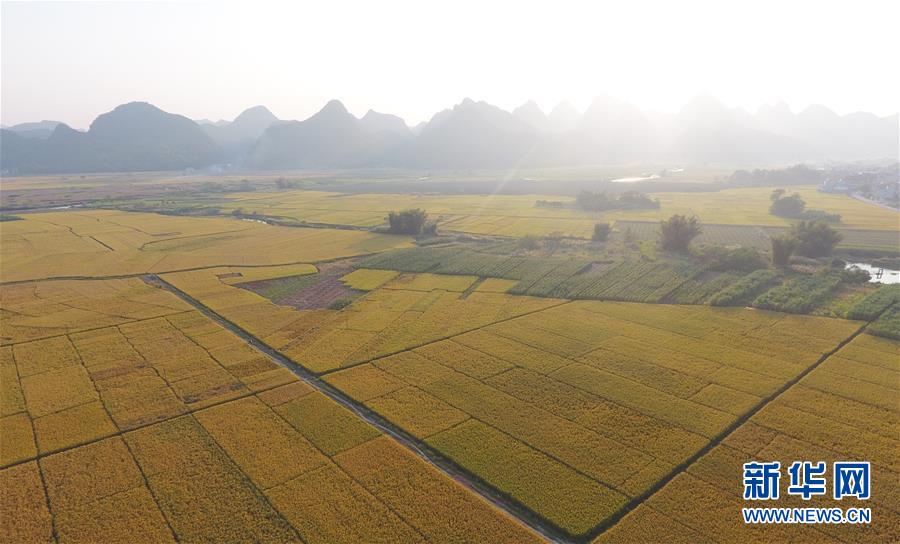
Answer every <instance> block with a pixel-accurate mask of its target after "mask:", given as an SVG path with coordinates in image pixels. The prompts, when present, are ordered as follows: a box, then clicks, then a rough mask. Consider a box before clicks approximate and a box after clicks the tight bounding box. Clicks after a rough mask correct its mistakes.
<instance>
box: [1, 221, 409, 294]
mask: <svg viewBox="0 0 900 544" xmlns="http://www.w3.org/2000/svg"><path fill="white" fill-rule="evenodd" d="M23 215H24V219H22V220H19V221H8V222H5V223H4V225H3V228H2V231H0V241H2V243H0V273H2V276H3V281H4V282H10V281H22V280H31V279H39V278H46V277H49V276H52V277H99V276H112V275H129V274H130V275H135V274H144V273H148V272H166V271H171V270H183V269H189V268H198V267H210V266H227V265H272V264H289V263H308V262H313V261H320V260H325V259H334V258H338V257H349V256H352V255H359V254H366V253H375V252H378V251H382V250H384V249H388V248H392V247H401V246H403V245H406V244H408V243H409V239H408V238H407V237H402V236H392V235H383V234H373V233H369V232H362V231H353V230H335V229H299V228H289V227H275V226H270V225H265V224H261V223H258V222H252V221H242V220H239V219H232V218H224V217H203V218H199V217H175V216H166V215H158V214H150V213H135V212H120V211H109V210H91V211H87V210H86V211H78V212H72V211H69V212H49V213H29V214H23Z"/></svg>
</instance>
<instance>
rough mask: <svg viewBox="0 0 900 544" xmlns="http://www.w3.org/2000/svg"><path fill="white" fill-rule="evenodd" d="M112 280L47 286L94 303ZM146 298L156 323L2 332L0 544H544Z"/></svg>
mask: <svg viewBox="0 0 900 544" xmlns="http://www.w3.org/2000/svg"><path fill="white" fill-rule="evenodd" d="M129 281H130V282H133V283H135V285H131V286H129V287H130V288H131V290H132V291H133V292H134V293H135V294H136V297H137V298H135V299H129V298H128V297H127V296H124V297H123V298H125V299H126V300H128V301H129V302H131V303H133V304H134V307H135V308H138V307H141V308H144V307H145V306H146V305H148V304H149V302H148V301H147V299H146V296H145V295H146V293H144V292H143V291H144V290H145V289H144V288H142V287H141V286H140V285H137V284H139V283H141V282H140V280H129ZM54 283H55V282H54ZM106 283H107V282H106V281H103V280H98V281H83V282H80V284H79V286H78V288H77V289H75V288H74V287H73V286H68V287H67V286H57V287H58V289H59V290H65V289H67V288H68V289H70V291H78V292H77V293H70V294H71V295H73V296H76V297H80V299H81V300H82V302H84V301H86V300H100V301H102V300H103V298H102V297H104V296H105V295H106V294H107V291H109V290H110V286H108V285H106ZM145 287H146V285H145ZM146 288H147V289H151V290H153V291H156V294H157V297H156V299H155V300H154V301H153V302H154V303H155V305H154V309H155V315H147V314H140V315H139V314H137V313H132V315H131V316H130V317H121V318H119V319H117V320H116V321H115V324H109V323H89V322H83V321H81V320H80V319H79V316H77V315H72V316H68V317H65V318H64V317H63V316H60V315H55V316H54V322H55V326H56V327H57V328H54V329H46V330H44V331H42V332H41V333H40V334H37V333H35V331H30V334H28V335H22V334H15V335H11V336H5V337H4V345H3V346H2V347H0V353H2V359H0V363H2V366H0V368H2V371H3V382H2V383H3V395H2V399H3V404H2V409H3V411H2V419H0V434H2V437H3V442H2V443H3V446H2V449H0V451H2V456H0V482H2V485H0V496H2V501H0V512H2V519H3V523H2V533H0V534H2V537H3V538H2V540H3V541H4V542H50V541H58V542H196V541H219V542H222V541H228V542H279V543H281V542H323V543H330V542H360V541H367V542H372V541H382V542H420V541H433V542H448V541H470V542H479V541H486V540H491V541H495V540H496V541H500V542H531V541H533V542H537V541H538V538H537V536H536V535H534V534H533V533H531V532H530V531H529V530H527V529H526V528H525V527H524V526H522V525H521V524H519V523H518V522H516V521H515V520H513V519H512V518H510V517H509V516H507V515H505V514H503V513H502V512H500V511H498V510H497V509H495V508H493V507H492V506H491V505H490V504H488V503H487V502H485V501H484V500H482V499H481V498H479V497H478V496H477V495H475V494H473V493H471V492H469V491H468V490H466V489H465V488H464V487H462V486H460V485H459V484H458V483H456V482H454V481H453V480H452V479H451V478H449V477H448V476H446V475H445V474H443V473H441V472H439V471H438V470H436V469H435V468H434V467H433V466H431V465H430V464H428V463H426V462H425V461H423V460H422V459H421V458H420V457H419V456H417V455H415V454H413V453H411V452H410V451H409V450H408V449H407V448H404V447H402V446H400V445H398V444H397V443H396V442H394V441H393V440H391V439H389V438H387V437H386V436H385V435H383V434H382V433H381V432H380V431H379V430H378V429H376V428H375V427H372V426H371V425H369V424H368V423H366V422H365V421H363V420H361V419H359V418H357V417H356V416H354V415H353V414H352V413H351V412H350V411H348V410H347V409H346V408H343V407H342V406H340V405H339V404H337V403H335V402H334V401H333V400H331V399H330V398H328V397H327V396H325V395H323V394H322V393H320V392H318V391H316V390H315V389H314V388H313V387H311V386H309V385H307V384H306V383H304V382H302V381H300V380H298V378H297V377H296V376H295V375H294V374H292V373H291V371H289V370H288V369H285V368H283V367H281V366H279V365H278V364H276V363H275V362H273V361H272V360H271V359H270V358H268V357H267V356H265V355H264V354H262V353H261V352H259V351H257V350H256V349H254V348H252V347H251V346H250V345H248V344H247V342H246V341H244V340H242V339H240V338H238V337H237V336H235V335H233V334H232V333H231V332H229V331H228V330H226V329H223V328H222V327H221V326H219V325H218V324H216V323H215V322H213V321H211V320H209V319H208V318H207V317H205V316H204V315H203V314H201V313H199V312H197V311H196V310H194V309H193V308H192V307H190V306H188V305H186V304H185V303H183V302H182V301H181V300H180V299H178V298H177V297H175V296H174V295H172V294H170V293H168V292H166V291H161V290H159V289H157V288H150V287H146ZM26 290H30V288H26V287H23V286H15V287H4V293H5V294H8V293H9V292H10V291H12V293H11V294H12V295H17V294H20V293H19V292H18V291H26ZM120 292H121V289H120ZM95 294H96V295H98V298H96V299H94V295H95ZM22 298H23V299H24V298H27V297H22ZM7 304H8V301H7V300H4V309H8V308H13V311H18V310H24V309H27V308H28V307H29V301H28V300H17V302H16V303H14V304H10V305H7ZM163 306H164V307H165V309H162V307H163ZM32 309H33V307H32ZM145 309H146V308H145ZM60 330H65V331H67V332H65V333H60ZM4 334H6V333H5V332H4ZM426 497H427V500H423V499H425V498H426ZM451 513H452V514H451ZM11 521H15V522H14V523H12V522H11Z"/></svg>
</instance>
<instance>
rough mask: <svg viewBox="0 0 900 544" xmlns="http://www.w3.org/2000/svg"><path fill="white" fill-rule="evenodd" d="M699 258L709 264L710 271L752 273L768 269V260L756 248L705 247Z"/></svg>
mask: <svg viewBox="0 0 900 544" xmlns="http://www.w3.org/2000/svg"><path fill="white" fill-rule="evenodd" d="M699 257H700V258H701V259H702V260H703V261H704V262H706V263H707V265H708V267H709V268H710V270H743V271H745V272H752V271H754V270H759V269H760V268H766V267H767V263H766V259H765V258H764V257H763V256H762V255H760V254H759V251H757V250H756V248H752V247H738V248H734V249H729V248H726V247H721V246H711V247H705V248H703V250H702V251H701V252H700V254H699Z"/></svg>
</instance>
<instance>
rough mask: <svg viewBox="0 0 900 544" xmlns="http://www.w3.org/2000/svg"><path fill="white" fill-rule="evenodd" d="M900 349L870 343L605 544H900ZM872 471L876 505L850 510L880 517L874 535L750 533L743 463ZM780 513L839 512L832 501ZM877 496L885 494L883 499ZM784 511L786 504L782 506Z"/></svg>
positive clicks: (705, 461)
mask: <svg viewBox="0 0 900 544" xmlns="http://www.w3.org/2000/svg"><path fill="white" fill-rule="evenodd" d="M898 376H900V342H896V341H892V340H887V339H883V338H877V337H874V336H870V335H866V334H864V335H860V336H858V337H856V338H855V339H854V340H853V341H852V342H850V343H849V344H847V345H846V346H845V347H843V348H841V349H840V350H839V351H838V352H837V353H836V354H835V355H833V356H832V357H829V358H828V359H827V360H826V361H825V362H824V363H823V364H822V365H821V366H819V367H818V368H816V369H815V370H813V371H812V372H811V373H810V374H808V375H807V376H806V377H804V378H803V379H802V380H800V382H799V383H797V384H796V385H794V386H792V387H791V388H789V389H788V390H787V391H786V392H785V393H784V394H783V395H781V396H780V397H779V398H777V399H776V400H775V401H773V402H772V403H770V404H769V405H767V406H766V407H764V408H763V409H762V410H761V411H760V412H759V413H757V414H756V415H755V416H753V417H752V418H751V419H750V420H749V421H748V422H747V423H745V424H743V425H741V426H740V427H739V428H738V429H736V430H735V431H734V432H733V433H731V435H729V436H728V437H727V438H726V439H725V440H724V441H723V442H722V444H720V445H719V446H716V447H715V448H713V449H712V450H711V451H710V452H709V453H707V454H706V455H704V456H703V457H702V458H700V459H699V460H698V461H697V462H696V463H694V464H692V465H691V466H689V467H688V468H687V470H686V471H684V472H682V473H681V474H679V475H678V476H677V477H676V478H675V479H673V480H672V481H671V482H669V483H668V484H667V485H666V486H665V487H663V488H662V489H661V490H660V491H659V492H658V493H656V494H655V495H653V496H652V497H650V499H649V500H647V501H646V502H644V503H642V504H641V505H640V506H639V507H638V508H637V509H635V510H634V511H633V512H631V513H630V514H628V515H627V516H626V517H625V518H623V519H622V520H621V521H620V522H619V523H618V524H616V525H615V526H614V527H613V528H612V529H610V530H609V531H608V532H606V533H604V534H603V535H602V536H601V537H600V538H598V539H597V540H596V541H595V542H596V543H597V544H600V543H604V544H608V543H623V544H624V543H638V542H648V541H655V542H662V541H665V542H685V543H693V542H764V541H770V542H771V541H788V540H789V541H790V542H811V543H822V542H828V543H832V542H834V543H838V542H897V541H898V540H900V523H898V513H900V499H898V498H900V444H898V442H900V440H898V436H897V429H898V428H900V409H898V405H897V396H898V392H900V380H898ZM760 459H765V460H773V461H781V463H782V466H785V465H787V464H790V463H791V462H793V461H795V460H797V459H815V460H816V461H826V462H828V464H829V465H828V466H831V463H833V462H834V461H845V460H857V459H864V460H868V461H870V462H871V463H872V484H871V485H872V490H873V491H872V497H871V499H870V500H869V501H866V502H865V503H863V502H861V501H857V500H855V499H850V498H845V499H843V500H842V503H847V504H841V506H842V507H847V506H868V507H871V508H872V523H871V524H869V525H840V524H838V525H834V524H820V525H815V526H803V525H797V526H785V525H782V526H777V527H775V526H769V527H766V526H759V525H757V526H746V525H744V524H743V523H737V522H734V520H735V518H736V515H737V513H738V512H739V511H740V508H741V506H742V503H744V501H743V500H742V495H741V493H742V490H743V487H742V480H741V477H742V470H741V467H742V465H743V463H747V462H750V461H751V460H760ZM785 480H786V479H785V478H782V481H781V496H782V497H783V499H780V500H779V506H786V507H826V508H828V507H833V506H834V505H835V503H834V502H833V501H832V500H831V498H830V497H812V498H811V499H810V500H809V501H803V500H802V499H800V498H799V497H796V496H794V497H792V496H790V495H788V494H787V493H786V488H787V485H788V483H789V482H787V481H785ZM876 490H877V491H876ZM782 503H783V504H782Z"/></svg>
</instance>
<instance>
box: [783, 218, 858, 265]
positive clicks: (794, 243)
mask: <svg viewBox="0 0 900 544" xmlns="http://www.w3.org/2000/svg"><path fill="white" fill-rule="evenodd" d="M842 239H843V236H842V235H841V233H839V232H838V231H836V230H834V229H833V228H831V226H830V225H828V224H827V223H825V222H824V221H800V222H798V223H795V224H794V225H793V226H791V229H790V231H788V232H787V233H785V234H782V235H780V236H773V237H772V238H771V242H772V264H774V265H775V266H779V267H784V266H787V265H788V264H789V263H790V260H791V255H793V254H794V253H796V254H797V255H801V256H803V257H811V258H816V257H827V256H829V255H831V254H832V253H833V252H834V248H835V247H836V246H837V245H838V243H840V241H841V240H842Z"/></svg>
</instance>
